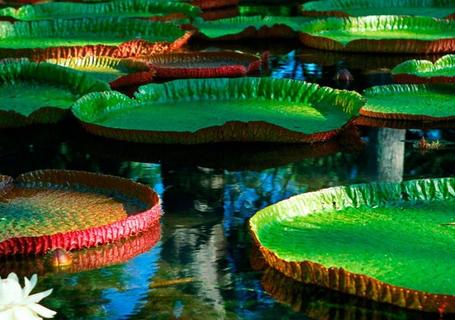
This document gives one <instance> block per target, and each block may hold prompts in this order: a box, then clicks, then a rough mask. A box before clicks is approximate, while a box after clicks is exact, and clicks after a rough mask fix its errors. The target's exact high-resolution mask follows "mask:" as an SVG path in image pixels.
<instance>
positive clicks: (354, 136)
mask: <svg viewBox="0 0 455 320" xmlns="http://www.w3.org/2000/svg"><path fill="white" fill-rule="evenodd" d="M218 47H220V46H218ZM218 47H213V46H212V45H210V44H193V49H195V50H196V49H216V48H218ZM230 48H231V49H241V50H246V51H250V52H260V51H262V50H264V49H267V50H270V51H271V62H270V69H271V70H270V74H271V75H272V76H273V77H280V78H282V77H285V78H294V79H300V80H307V81H312V82H317V83H320V84H323V85H330V86H334V87H344V88H350V89H357V90H360V89H363V88H365V87H368V86H371V85H374V84H384V83H389V82H390V81H391V79H390V75H389V74H388V72H386V70H385V69H384V68H391V67H393V66H394V65H395V64H397V63H400V62H401V61H404V60H406V59H408V58H409V57H406V56H381V55H378V56H374V55H367V56H366V55H353V54H350V55H349V54H337V53H327V52H318V51H315V50H311V49H301V48H299V45H298V43H289V42H288V43H278V42H273V41H270V42H261V43H254V44H252V43H244V44H242V43H240V44H235V45H234V46H232V45H231V47H230ZM342 68H347V69H349V70H350V71H351V73H352V74H353V76H354V81H352V82H350V83H340V82H336V81H335V80H333V78H334V75H335V74H336V72H337V70H339V69H342ZM387 125H388V126H390V127H393V128H373V127H369V128H367V127H358V128H350V129H348V130H346V132H344V133H343V134H342V136H341V137H340V138H338V139H336V140H334V141H331V142H329V143H326V144H316V145H312V146H308V145H303V146H302V145H267V144H262V145H260V144H259V145H258V144H255V145H236V144H224V145H209V146H193V147H183V146H164V147H163V146H153V145H145V146H141V145H131V144H124V143H116V142H113V141H109V140H104V139H99V138H95V137H93V136H89V135H87V134H85V133H84V132H83V131H82V130H81V129H80V128H79V126H78V125H77V124H76V123H73V122H71V121H68V122H67V123H65V124H63V125H60V126H55V127H38V128H31V129H28V130H26V131H20V130H3V131H0V172H1V173H2V174H7V175H12V176H15V175H17V174H20V173H23V172H27V171H30V170H36V169H47V168H55V169H79V170H87V171H92V172H101V173H108V174H114V175H118V176H122V177H127V178H131V179H134V180H136V181H139V182H142V183H145V184H148V185H150V186H151V187H153V188H154V189H155V190H156V191H157V192H158V193H159V194H160V195H161V197H162V200H163V209H164V212H165V214H164V215H163V217H162V225H161V230H151V231H150V232H149V233H148V234H145V235H143V236H141V237H139V238H138V239H132V240H130V241H127V242H124V243H117V244H115V245H113V246H107V247H101V248H97V249H94V250H88V251H85V252H79V253H77V254H75V257H77V258H78V259H75V260H77V261H79V262H80V265H79V267H80V268H82V269H89V268H90V267H94V266H96V267H99V269H96V270H91V271H90V270H87V271H78V270H77V268H76V267H75V268H74V269H71V270H66V271H65V270H64V271H60V272H56V271H52V270H50V269H46V267H45V266H44V262H43V259H39V258H37V259H30V258H29V259H19V258H17V259H15V260H8V261H4V260H3V261H0V273H1V275H2V276H5V275H6V274H7V273H8V272H10V271H15V272H17V273H20V274H24V275H28V276H30V275H31V274H32V273H35V272H38V273H39V274H41V276H40V281H39V285H38V287H39V289H47V288H49V287H53V288H54V293H53V294H52V296H51V297H49V298H47V299H45V301H44V305H46V306H48V307H50V308H52V309H55V310H57V311H58V318H59V319H330V320H335V319H336V320H360V319H380V320H382V319H402V320H405V319H406V320H408V319H409V320H411V319H439V316H438V315H433V314H424V313H418V312H409V311H406V310H403V309H399V308H395V307H391V306H387V305H382V304H377V303H372V302H369V301H365V300H362V299H358V298H355V297H350V296H346V295H342V294H338V293H335V292H331V291H329V290H326V289H322V288H318V287H314V286H308V285H302V284H299V283H296V282H293V281H292V280H290V279H287V278H285V277H283V276H281V275H280V274H278V273H276V272H274V271H273V270H267V269H266V268H265V266H264V265H263V263H262V261H261V260H260V258H259V257H258V255H257V252H256V251H255V248H254V247H253V246H252V244H251V239H250V235H249V231H248V228H247V221H248V218H250V217H251V216H252V215H253V214H254V213H255V212H256V211H257V210H258V209H261V208H263V207H265V206H267V205H270V204H273V203H276V202H277V201H280V200H282V199H285V198H288V197H289V196H292V195H295V194H298V193H302V192H306V191H310V190H318V189H320V188H326V187H331V186H337V185H344V184H352V183H358V182H369V181H397V180H401V179H412V178H423V177H443V176H450V175H453V174H454V159H455V158H454V148H452V146H451V145H450V143H451V142H452V143H453V142H454V140H455V139H454V138H455V129H454V126H453V125H451V124H443V125H441V126H440V127H439V128H438V127H436V128H428V126H427V124H424V123H423V124H422V123H419V124H415V125H414V127H415V128H409V127H408V128H405V127H406V125H405V124H403V123H388V124H387ZM421 137H426V138H427V139H430V140H434V139H439V140H441V141H443V142H444V143H445V144H446V148H445V149H444V150H436V151H431V152H426V153H422V152H421V151H419V150H417V149H415V148H414V147H413V142H415V141H417V140H418V139H420V138H421ZM159 236H161V238H160V239H159V240H158V237H159ZM91 257H94V258H93V260H90V259H92V258H91ZM122 257H131V258H130V259H129V261H127V262H124V263H119V264H115V265H110V266H109V265H108V264H109V263H118V262H119V261H121V260H122ZM89 260H90V261H91V262H90V261H89ZM87 261H89V262H90V263H89V262H87ZM96 262H98V263H96ZM103 265H104V267H103ZM444 319H445V318H444ZM447 319H448V318H447Z"/></svg>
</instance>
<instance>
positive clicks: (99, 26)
mask: <svg viewBox="0 0 455 320" xmlns="http://www.w3.org/2000/svg"><path fill="white" fill-rule="evenodd" d="M184 33H185V32H184V31H183V30H181V29H180V28H179V27H178V26H177V25H175V24H172V23H159V22H150V21H147V20H141V19H123V18H94V19H90V18H86V19H74V20H64V19H56V20H50V21H33V22H16V23H14V24H13V23H10V22H0V38H1V41H0V48H1V49H29V48H49V47H71V46H85V45H98V44H103V45H108V46H117V45H120V44H121V43H123V42H126V41H130V40H136V39H142V40H146V41H149V42H157V41H168V42H173V41H175V40H176V39H178V38H180V37H181V36H183V35H184Z"/></svg>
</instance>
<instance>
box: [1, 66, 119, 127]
mask: <svg viewBox="0 0 455 320" xmlns="http://www.w3.org/2000/svg"><path fill="white" fill-rule="evenodd" d="M107 90H110V88H109V85H108V84H107V83H106V82H103V81H100V80H97V79H95V78H92V77H90V76H88V75H85V74H83V73H81V72H77V71H74V70H71V69H68V68H64V67H60V66H57V65H53V64H50V63H35V62H30V61H28V60H9V61H8V60H6V61H4V62H2V63H0V127H16V126H23V125H27V124H31V123H54V122H57V121H59V120H60V119H61V118H62V117H63V116H65V115H66V114H67V112H68V111H69V109H70V108H71V106H72V105H73V104H74V102H76V100H77V99H79V98H80V97H81V96H83V95H84V94H86V93H89V92H94V91H107Z"/></svg>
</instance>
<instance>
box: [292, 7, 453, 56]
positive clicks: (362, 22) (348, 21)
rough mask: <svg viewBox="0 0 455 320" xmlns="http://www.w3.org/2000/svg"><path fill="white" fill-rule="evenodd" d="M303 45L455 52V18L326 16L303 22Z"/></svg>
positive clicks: (391, 50)
mask: <svg viewBox="0 0 455 320" xmlns="http://www.w3.org/2000/svg"><path fill="white" fill-rule="evenodd" d="M299 31H300V32H301V34H300V40H301V41H302V43H303V44H305V45H307V46H309V47H314V48H318V49H324V50H333V51H352V52H388V53H427V54H430V53H450V52H455V21H454V20H443V19H434V18H430V17H420V16H419V17H412V16H367V17H359V18H326V19H321V20H315V21H311V22H308V23H305V24H302V26H301V27H300V29H299Z"/></svg>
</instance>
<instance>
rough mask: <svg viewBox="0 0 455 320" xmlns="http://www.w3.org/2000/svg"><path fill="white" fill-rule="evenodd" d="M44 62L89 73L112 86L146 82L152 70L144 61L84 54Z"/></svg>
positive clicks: (150, 78) (149, 78) (150, 77)
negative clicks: (79, 56)
mask: <svg viewBox="0 0 455 320" xmlns="http://www.w3.org/2000/svg"><path fill="white" fill-rule="evenodd" d="M46 62H48V63H52V64H56V65H59V66H63V67H67V68H71V69H74V70H77V71H81V72H84V73H87V74H89V75H90V76H92V77H94V78H97V79H99V80H101V81H104V82H109V83H110V84H111V87H112V88H118V87H122V86H132V85H140V84H145V83H148V82H150V81H151V80H152V77H153V74H154V72H153V71H152V70H150V67H149V66H148V65H147V63H146V62H144V61H141V60H133V59H119V58H111V57H98V56H86V57H83V58H60V59H47V60H46Z"/></svg>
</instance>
